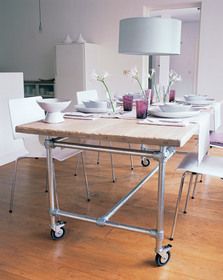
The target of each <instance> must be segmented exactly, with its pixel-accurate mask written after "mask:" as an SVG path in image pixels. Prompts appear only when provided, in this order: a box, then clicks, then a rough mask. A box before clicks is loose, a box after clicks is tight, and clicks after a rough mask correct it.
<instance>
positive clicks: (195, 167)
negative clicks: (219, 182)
mask: <svg viewBox="0 0 223 280" xmlns="http://www.w3.org/2000/svg"><path fill="white" fill-rule="evenodd" d="M178 169H179V170H184V173H183V175H182V177H181V182H180V188H179V193H178V198H177V203H176V209H175V214H174V220H173V226H172V231H171V235H170V240H173V237H174V232H175V228H176V222H177V216H178V211H179V204H180V200H181V196H182V191H183V186H184V180H185V177H186V175H187V174H190V180H189V186H188V192H187V196H186V202H185V206H184V213H187V206H188V201H189V197H190V192H191V187H192V183H193V178H194V176H195V182H194V190H193V194H192V197H194V192H195V187H196V184H197V178H198V175H199V174H202V175H210V176H215V177H220V178H222V175H223V157H218V156H217V157H216V156H208V155H206V156H205V157H204V159H203V160H202V162H201V163H200V164H198V160H197V154H195V153H190V154H188V155H187V156H186V157H185V158H184V159H183V161H182V162H181V163H180V165H179V166H178Z"/></svg>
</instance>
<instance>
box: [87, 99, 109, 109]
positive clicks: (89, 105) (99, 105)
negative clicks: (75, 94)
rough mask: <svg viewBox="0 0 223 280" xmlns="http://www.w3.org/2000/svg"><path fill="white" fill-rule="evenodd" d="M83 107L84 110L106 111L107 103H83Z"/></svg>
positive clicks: (91, 101)
mask: <svg viewBox="0 0 223 280" xmlns="http://www.w3.org/2000/svg"><path fill="white" fill-rule="evenodd" d="M83 103H84V106H85V107H86V108H100V109H106V108H107V101H93V100H89V101H83Z"/></svg>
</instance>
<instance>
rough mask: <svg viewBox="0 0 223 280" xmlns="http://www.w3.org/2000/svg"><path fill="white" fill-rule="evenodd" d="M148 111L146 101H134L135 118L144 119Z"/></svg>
mask: <svg viewBox="0 0 223 280" xmlns="http://www.w3.org/2000/svg"><path fill="white" fill-rule="evenodd" d="M147 111H148V99H140V100H136V118H137V119H145V118H146V117H147Z"/></svg>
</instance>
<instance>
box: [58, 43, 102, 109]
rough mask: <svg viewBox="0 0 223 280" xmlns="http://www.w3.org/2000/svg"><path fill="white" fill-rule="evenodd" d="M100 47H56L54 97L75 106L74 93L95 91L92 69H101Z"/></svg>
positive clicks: (86, 45)
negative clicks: (65, 100) (70, 102)
mask: <svg viewBox="0 0 223 280" xmlns="http://www.w3.org/2000/svg"><path fill="white" fill-rule="evenodd" d="M100 49H101V47H100V46H98V45H96V44H90V43H84V44H77V43H73V44H59V45H57V46H56V77H55V78H56V85H55V96H56V97H57V98H66V99H70V100H72V101H73V103H72V105H71V106H70V108H72V106H73V105H74V104H76V92H77V91H82V90H87V89H97V86H98V83H97V82H96V83H95V81H94V83H93V84H92V81H91V73H92V71H93V69H101V66H100V65H101V60H102V57H101V54H100Z"/></svg>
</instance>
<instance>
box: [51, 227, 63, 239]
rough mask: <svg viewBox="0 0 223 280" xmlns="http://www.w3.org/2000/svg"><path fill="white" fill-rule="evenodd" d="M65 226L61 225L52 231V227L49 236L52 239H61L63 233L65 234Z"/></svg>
mask: <svg viewBox="0 0 223 280" xmlns="http://www.w3.org/2000/svg"><path fill="white" fill-rule="evenodd" d="M65 232H66V231H65V228H64V227H61V228H60V229H59V230H57V231H54V230H53V229H51V231H50V235H51V238H52V239H53V240H58V239H61V238H62V237H63V236H64V235H65Z"/></svg>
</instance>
